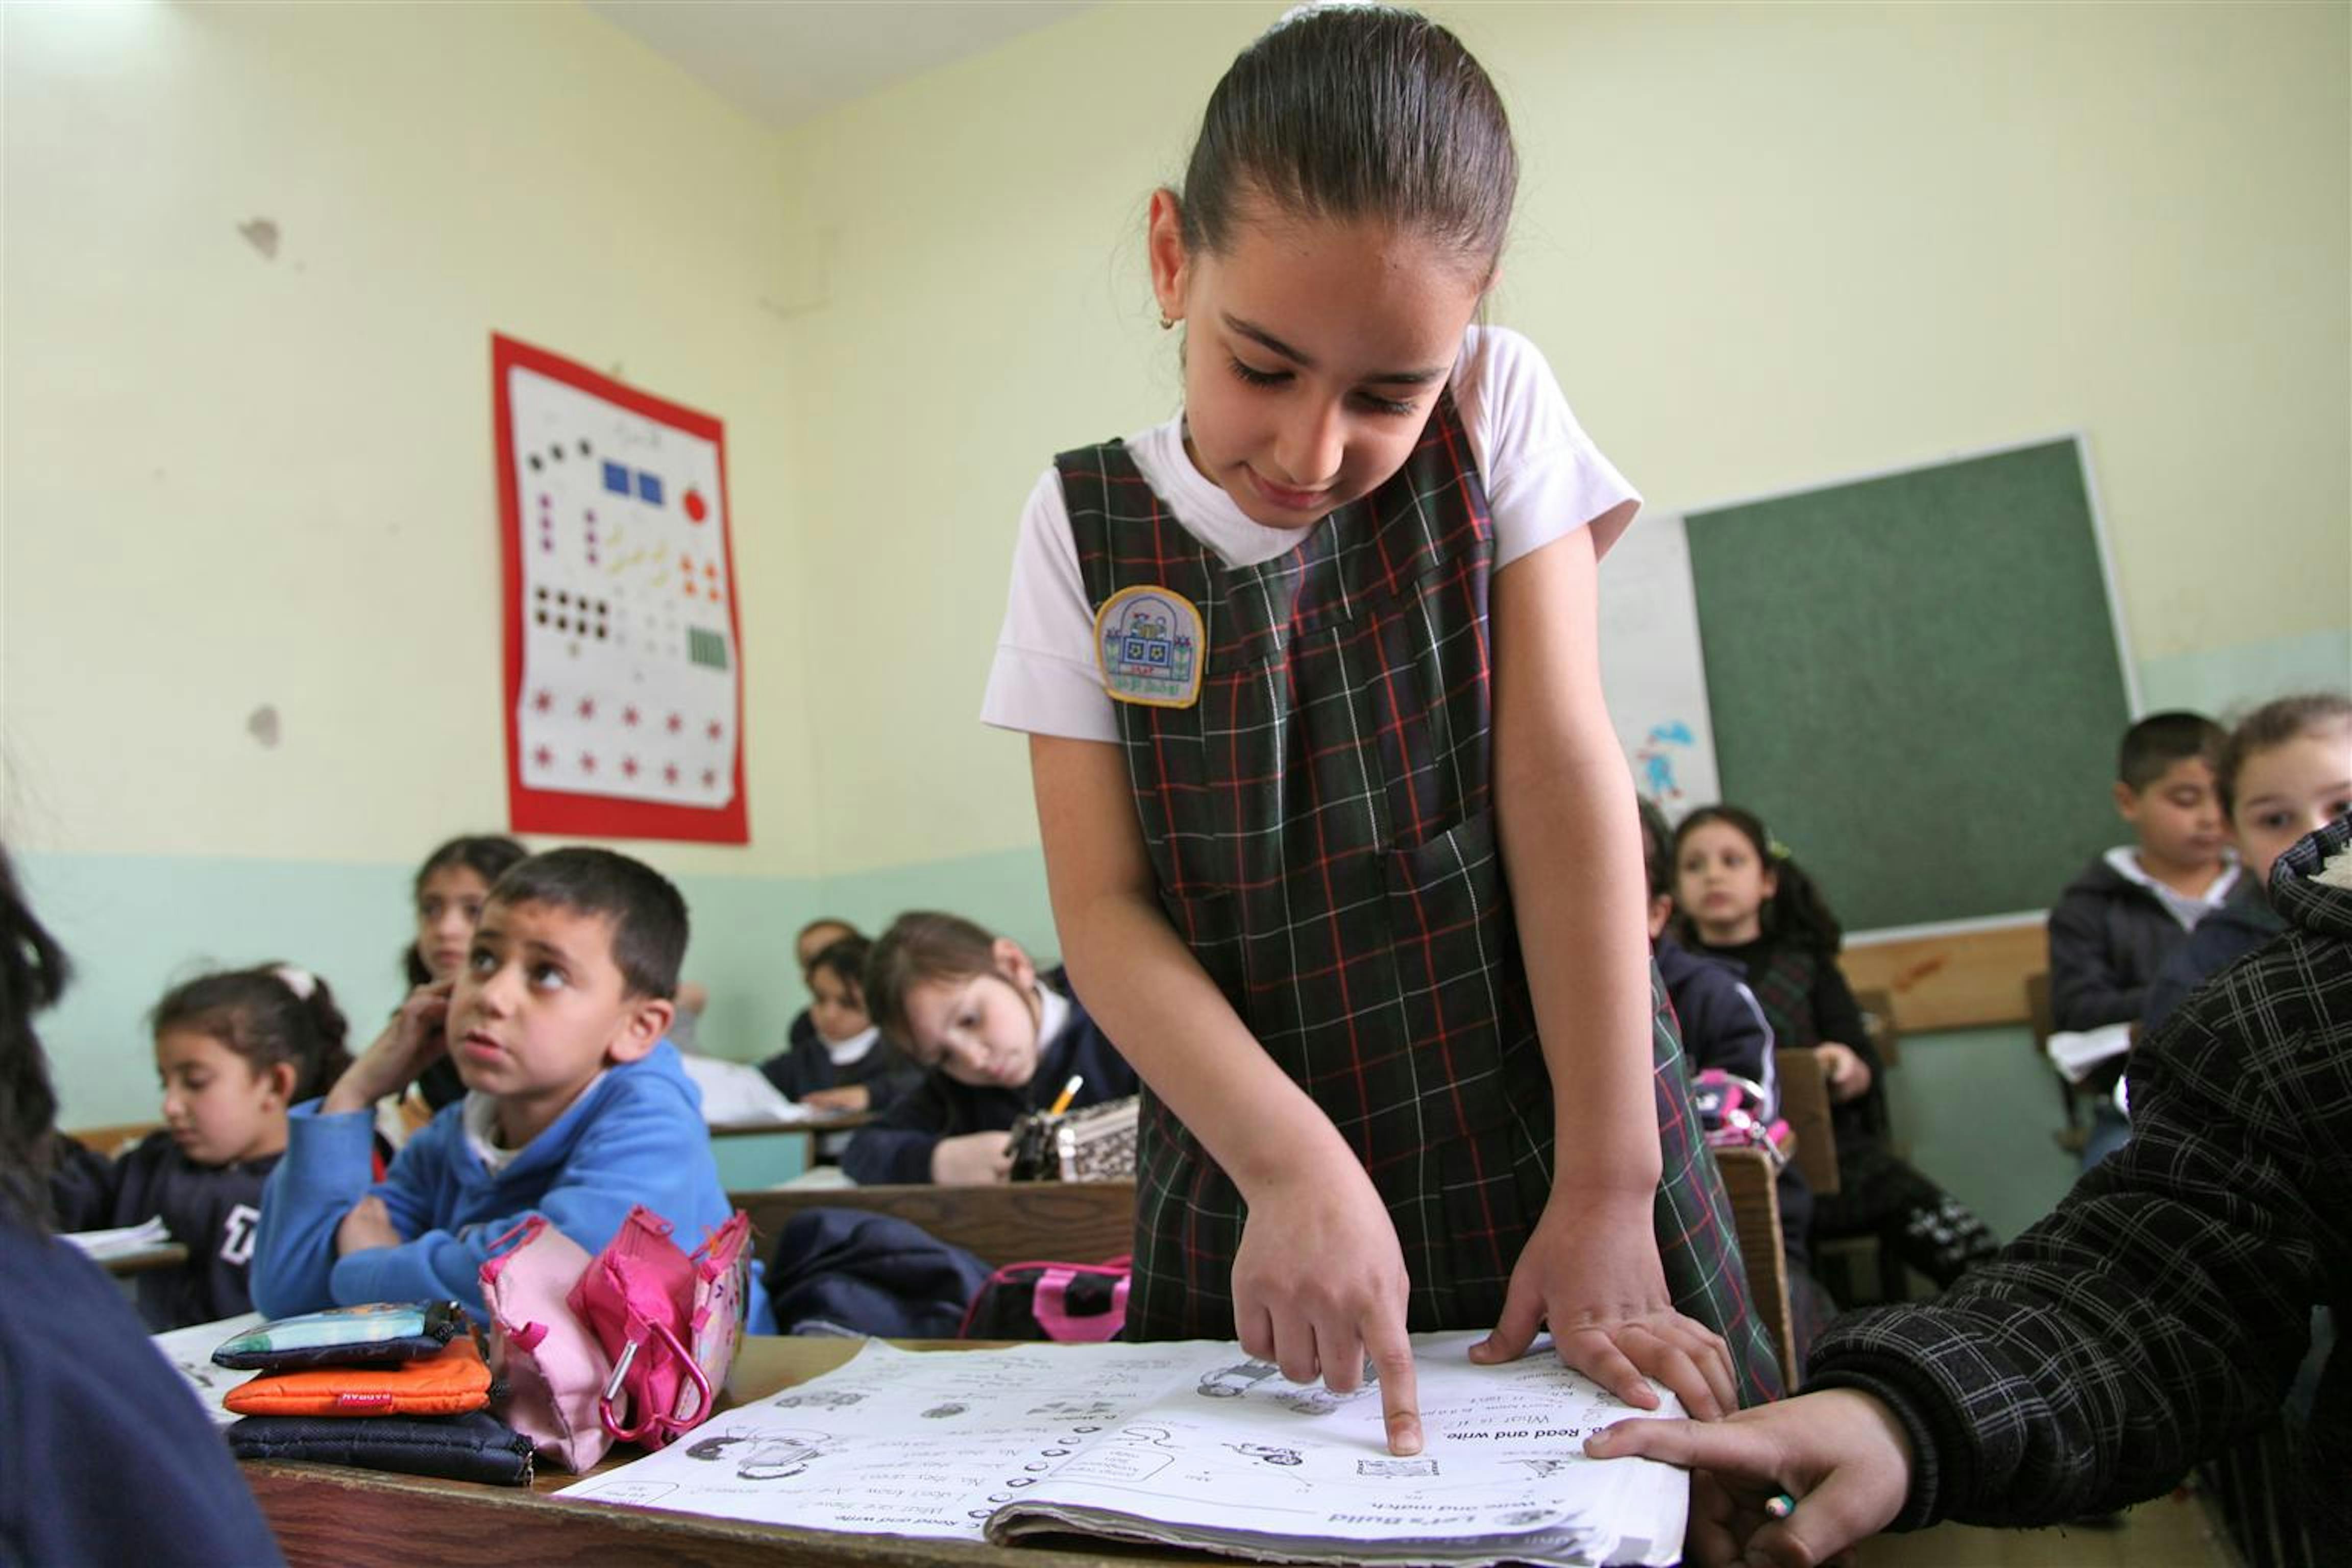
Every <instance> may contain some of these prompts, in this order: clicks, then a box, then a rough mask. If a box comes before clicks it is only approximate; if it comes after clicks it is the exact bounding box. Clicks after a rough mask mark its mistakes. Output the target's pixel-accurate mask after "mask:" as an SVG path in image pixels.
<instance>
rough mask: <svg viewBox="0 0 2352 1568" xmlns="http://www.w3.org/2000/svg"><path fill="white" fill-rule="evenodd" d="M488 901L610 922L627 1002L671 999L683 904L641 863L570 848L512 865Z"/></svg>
mask: <svg viewBox="0 0 2352 1568" xmlns="http://www.w3.org/2000/svg"><path fill="white" fill-rule="evenodd" d="M490 902H491V903H494V904H503V905H506V906H507V907H508V908H509V909H511V908H512V907H514V906H515V905H517V904H545V905H547V906H548V907H550V908H551V909H558V910H570V911H571V912H572V913H573V914H575V915H603V916H604V917H605V918H606V919H607V920H609V921H612V922H613V963H614V965H616V966H617V967H618V968H619V969H620V971H621V982H622V984H623V986H624V987H625V990H626V991H627V993H628V994H630V995H632V996H656V997H660V998H661V999H663V1000H664V1001H667V1000H668V999H670V998H672V997H674V996H676V995H677V970H678V965H679V964H681V963H685V962H686V938H687V922H686V900H685V899H684V898H683V897H681V896H680V895H679V893H678V890H677V888H675V887H673V886H672V885H671V883H670V879H668V878H667V877H665V876H663V875H662V874H661V873H660V872H659V871H656V870H655V869H654V868H652V867H651V866H648V865H646V863H645V862H644V861H642V860H633V859H631V858H629V857H628V856H626V855H622V854H617V853H615V852H614V851H613V850H610V849H592V848H589V847H585V846H581V845H574V846H572V847H567V848H563V849H550V850H547V851H545V852H544V853H542V854H539V855H533V856H531V857H530V858H529V859H527V860H522V861H519V862H517V863H516V865H515V866H514V867H513V868H511V869H509V871H508V872H507V874H506V875H505V876H503V877H500V878H499V879H498V881H497V883H496V884H495V885H494V886H492V888H491V889H490Z"/></svg>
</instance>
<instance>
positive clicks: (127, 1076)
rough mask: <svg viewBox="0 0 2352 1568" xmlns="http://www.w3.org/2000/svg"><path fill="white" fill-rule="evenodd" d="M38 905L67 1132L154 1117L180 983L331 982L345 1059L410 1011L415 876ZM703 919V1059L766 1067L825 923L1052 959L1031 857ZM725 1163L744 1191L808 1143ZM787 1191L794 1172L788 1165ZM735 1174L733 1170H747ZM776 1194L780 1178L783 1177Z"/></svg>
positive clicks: (783, 888)
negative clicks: (62, 971) (57, 994)
mask: <svg viewBox="0 0 2352 1568" xmlns="http://www.w3.org/2000/svg"><path fill="white" fill-rule="evenodd" d="M19 869H20V872H21V874H22V875H23V877H24V879H25V883H26V889H27V892H28V893H29V895H30V897H31V899H32V901H33V907H34V909H35V910H37V911H38V912H39V914H40V916H41V919H42V920H43V921H44V922H46V923H47V925H48V927H49V929H50V930H51V931H54V932H55V933H56V934H57V937H58V941H59V942H63V943H64V944H65V947H66V951H67V952H68V953H69V954H70V955H71V956H72V958H73V961H74V965H75V972H76V979H75V982H74V984H73V986H72V988H71V989H70V990H69V991H68V993H67V994H66V999H65V1001H64V1002H63V1003H62V1004H60V1005H59V1006H58V1009H57V1011H56V1012H55V1013H53V1014H51V1015H50V1016H48V1017H47V1018H46V1019H44V1020H43V1021H42V1025H41V1037H42V1038H43V1040H44V1041H45V1042H47V1047H48V1051H49V1057H50V1060H51V1065H52V1068H53V1070H54V1072H55V1075H56V1078H57V1083H58V1098H59V1100H60V1101H61V1105H62V1109H61V1112H60V1121H61V1122H62V1123H63V1124H64V1125H66V1126H68V1127H88V1126H106V1125H110V1124H112V1123H115V1122H121V1121H148V1120H151V1119H152V1118H153V1117H154V1116H155V1115H156V1114H157V1111H156V1090H155V1073H154V1066H153V1059H152V1056H151V1055H150V1052H149V1037H148V1033H147V1028H146V1024H145V1016H146V1013H147V1010H148V1009H149V1008H150V1007H152V1006H153V1005H154V1003H155V1000H156V998H157V997H159V996H161V995H162V994H163V992H164V991H165V990H166V989H167V988H168V987H170V986H171V985H173V984H176V983H177V982H179V981H181V980H183V979H185V978H187V977H188V976H190V975H192V974H195V973H201V972H202V971H204V970H206V969H210V968H215V967H223V966H230V965H238V964H247V963H261V962H264V961H266V960H270V959H283V960H288V961H290V962H293V963H299V964H301V965H302V966H303V967H305V968H308V969H311V970H314V971H316V972H317V973H320V974H322V975H324V976H326V978H327V981H328V983H329V984H331V985H332V986H333V987H334V991H335V995H336V998H337V1000H338V1001H339V1002H340V1003H341V1005H342V1008H343V1012H344V1014H345V1015H346V1016H348V1017H349V1018H350V1019H351V1020H352V1048H353V1049H354V1050H357V1049H359V1048H360V1047H362V1046H364V1045H365V1044H366V1042H367V1041H368V1040H369V1039H370V1038H372V1037H373V1034H374V1031H375V1029H376V1027H377V1026H380V1024H381V1022H382V1020H383V1018H384V1017H385V1016H386V1015H388V1014H389V1013H390V1012H391V1011H392V1009H393V1007H394V1005H396V1004H397V1003H398V1002H399V1000H400V997H401V994H402V993H403V990H404V984H403V981H402V978H401V974H400V969H399V952H400V945H401V942H402V940H403V938H404V935H405V934H406V931H405V927H406V919H405V911H406V910H407V908H408V899H409V878H410V877H411V876H412V875H413V874H414V869H415V868H413V867H409V866H367V865H348V864H326V865H322V864H319V863H316V862H304V861H271V860H247V859H235V858H202V859H199V858H154V857H143V856H97V855H41V854H32V855H26V856H25V857H24V858H23V859H22V861H21V863H20V867H19ZM677 882H678V888H679V890H680V891H682V892H683V893H684V894H685V895H686V900H687V904H688V908H689V909H690V910H692V911H693V922H694V940H693V944H692V946H691V947H690V948H689V949H688V953H687V963H686V974H687V977H688V979H691V980H695V981H698V982H700V983H701V984H703V985H705V986H707V987H709V991H710V1005H709V1010H708V1011H707V1013H706V1014H705V1016H704V1019H703V1024H702V1027H701V1030H700V1034H699V1043H700V1045H701V1046H702V1047H703V1048H704V1049H707V1050H709V1051H710V1052H712V1053H713V1054H714V1055H719V1056H726V1057H732V1058H737V1059H739V1060H746V1061H750V1060H757V1059H758V1058H761V1057H765V1056H767V1055H769V1054H770V1053H772V1052H773V1051H774V1050H776V1049H778V1048H779V1047H781V1045H782V1041H783V1038H784V1032H785V1029H786V1027H787V1026H788V1025H789V1024H790V1023H791V1021H792V1017H793V1014H794V1013H796V1012H798V1011H799V1010H800V1008H801V1007H802V1005H803V1003H804V1002H805V998H804V997H803V994H802V992H801V981H800V976H799V974H798V973H796V972H795V970H794V968H793V960H792V956H791V953H792V940H793V933H794V932H795V931H798V930H799V929H800V928H801V926H802V925H803V924H804V923H805V922H807V921H810V920H812V919H814V918H815V917H816V916H817V915H819V914H834V915H840V916H844V917H845V918H847V919H849V920H852V921H856V922H857V923H858V924H859V925H861V926H863V927H864V928H865V929H866V930H867V931H878V930H879V929H881V927H882V925H883V924H884V923H886V922H887V921H888V920H889V918H890V917H891V916H892V915H894V914H896V913H897V912H898V910H903V909H908V908H913V907H917V906H925V907H931V908H938V909H948V910H959V911H961V912H963V913H967V914H969V915H971V917H972V918H973V919H975V920H978V921H982V922H983V923H985V924H987V925H990V926H992V928H994V929H996V930H998V931H1002V932H1003V933H1004V934H1006V935H1008V936H1011V937H1013V938H1014V939H1015V940H1017V941H1019V942H1021V943H1022V944H1023V945H1024V946H1025V947H1028V948H1030V949H1031V950H1032V951H1033V952H1036V953H1038V954H1040V955H1046V954H1051V953H1052V952H1054V951H1055V943H1054V940H1053V918H1052V914H1051V911H1050V910H1048V908H1047V906H1046V902H1045V872H1044V868H1043V867H1042V866H1041V865H1040V863H1039V861H1038V858H1037V855H1036V853H1035V851H1034V850H1029V851H1013V852H1008V853H1004V854H1000V855H987V856H975V857H970V858H963V859H958V860H950V861H942V862H938V863H935V864H932V865H928V866H915V867H901V868H893V869H888V870H881V871H874V872H869V873H866V874H865V875H862V876H858V877H855V878H849V879H841V880H837V881H835V882H832V883H822V882H819V881H818V880H816V879H813V878H767V877H742V878H738V877H681V878H679V879H677ZM740 1142H742V1143H743V1144H745V1145H746V1147H745V1148H744V1149H743V1150H741V1151H740V1152H739V1151H736V1150H733V1149H731V1148H730V1149H729V1150H727V1151H726V1152H727V1153H728V1155H729V1160H728V1169H729V1174H730V1180H732V1179H734V1177H735V1176H737V1175H740V1176H742V1177H743V1178H744V1180H745V1183H746V1184H757V1183H756V1182H753V1181H752V1180H751V1177H752V1176H753V1175H754V1174H755V1173H759V1172H761V1171H764V1170H765V1169H767V1168H768V1167H769V1166H771V1165H772V1163H773V1162H774V1161H775V1159H776V1158H777V1157H778V1156H779V1151H780V1150H782V1149H785V1148H787V1147H796V1145H797V1142H798V1140H796V1139H793V1140H788V1139H777V1140H767V1139H746V1140H741V1141H740ZM739 1166H740V1169H738V1167H739ZM798 1168H799V1162H798V1159H797V1156H796V1155H794V1156H793V1158H792V1159H791V1161H790V1169H787V1170H785V1171H784V1172H783V1174H786V1175H789V1174H791V1173H792V1171H793V1170H797V1169H798ZM777 1179H780V1178H777Z"/></svg>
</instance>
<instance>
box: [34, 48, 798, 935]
mask: <svg viewBox="0 0 2352 1568" xmlns="http://www.w3.org/2000/svg"><path fill="white" fill-rule="evenodd" d="M5 13H6V14H5V26H6V30H7V52H6V89H7V125H8V132H9V136H8V143H7V204H8V205H7V209H6V279H7V284H8V288H9V294H8V311H7V360H6V406H7V414H8V426H7V442H8V446H7V458H8V462H7V473H6V487H7V493H6V500H7V514H8V521H7V531H6V534H5V546H6V550H7V553H8V557H9V559H8V572H7V575H6V579H5V583H6V587H5V594H6V598H5V612H6V615H5V619H6V627H5V644H6V650H5V658H6V664H5V679H6V687H5V734H4V735H0V749H5V755H6V757H7V759H8V763H9V764H10V765H9V768H8V775H7V796H8V798H7V799H6V801H5V816H0V824H5V833H6V835H7V837H8V838H9V840H10V841H11V842H12V843H13V844H14V845H15V846H16V847H18V848H19V849H20V850H31V851H35V852H52V853H62V854H68V855H70V854H107V855H119V856H132V857H143V856H185V855H197V856H207V857H231V858H265V859H286V860H303V861H338V862H357V863H368V862H377V863H388V864H397V865H406V864H409V863H411V862H413V861H414V859H415V858H416V857H417V856H418V855H419V854H421V853H422V852H423V851H424V850H425V848H426V847H429V846H430V845H432V844H433V843H435V842H437V841H438V840H439V839H440V838H442V837H446V835H447V834H449V833H451V832H453V831H456V830H458V829H461V828H466V827H481V826H498V825H500V824H502V823H503V822H504V820H505V810H506V795H505V785H504V772H503V756H502V751H503V738H502V732H501V729H500V721H499V711H500V702H501V696H500V685H499V683H500V676H499V636H500V633H499V603H500V601H499V556H498V547H497V542H498V533H497V515H498V514H497V510H496V504H495V492H494V489H493V472H494V470H493V468H492V461H493V459H492V439H491V431H490V401H489V391H490V376H489V361H488V355H489V334H490V332H491V331H493V330H499V331H507V332H509V333H511V334H513V335H516V336H520V337H521V338H524V339H526V340H528V341H530V342H535V343H538V344H540V345H541V346H544V347H547V348H550V349H552V350H555V351H557V352H559V353H566V354H570V355H572V356H575V357H578V358H581V359H583V360H586V361H587V362H588V363H592V364H593V365H594V366H595V367H596V368H598V369H600V370H611V369H612V368H613V367H614V366H619V367H621V374H623V375H624V376H625V379H626V380H628V381H630V382H631V383H633V384H637V385H639V386H642V387H644V388H646V389H647V390H649V391H652V392H655V393H657V394H660V395H666V396H668V397H671V398H674V399H676V400H677V401H679V402H683V403H686V404H688V405H693V406H696V407H699V408H702V409H704V410H707V411H709V412H711V413H714V414H717V415H719V416H721V417H722V418H724V419H725V420H726V421H727V422H728V427H729V437H730V442H729V453H728V456H729V478H730V489H731V492H732V500H733V502H734V507H735V529H736V531H735V560H736V563H737V567H738V569H739V571H740V574H741V576H742V580H743V591H742V595H741V596H742V599H743V601H744V602H745V603H746V604H748V605H754V606H758V607H759V608H761V609H763V610H766V611H768V612H770V618H767V619H764V620H761V619H757V618H755V619H754V620H753V622H752V623H751V624H750V625H747V626H745V627H744V643H745V656H746V674H747V679H748V693H749V709H750V722H749V733H750V737H751V750H750V752H749V757H748V766H749V772H750V776H751V820H752V826H753V831H754V834H755V835H756V836H757V841H756V843H755V846H754V847H753V848H752V849H751V851H749V852H748V853H746V852H743V851H740V850H711V849H691V848H686V847H675V846H668V847H663V848H662V849H661V850H660V852H659V859H660V861H661V863H662V864H663V865H664V866H665V867H666V868H668V869H670V870H672V871H674V872H679V873H685V874H693V873H699V872H727V873H740V872H746V871H754V872H767V873H774V874H795V873H801V872H804V871H806V870H808V869H811V862H810V859H809V857H808V854H807V851H806V848H805V844H806V840H805V839H804V838H803V837H802V836H801V835H799V834H796V833H794V832H792V831H791V830H790V829H791V828H792V826H793V824H794V823H796V822H798V821H799V820H801V819H802V818H803V817H804V816H806V815H807V812H808V809H809V802H810V801H811V799H812V798H813V788H812V783H811V779H812V771H811V764H810V763H809V761H808V755H807V747H806V745H805V740H806V734H807V716H806V712H805V710H804V707H803V687H802V673H803V660H802V654H801V649H800V647H799V628H798V624H797V622H798V616H797V615H796V613H795V610H796V605H797V600H798V596H799V593H800V576H801V570H800V559H801V555H802V550H801V546H800V544H799V542H798V537H797V531H796V523H795V519H794V517H793V509H792V499H791V498H792V491H793V483H794V480H793V472H792V458H791V457H790V444H789V441H788V438H787V432H788V428H789V423H790V422H789V419H788V418H787V416H786V412H785V409H786V395H787V392H788V389H789V388H790V386H791V384H792V374H791V371H790V369H789V368H788V366H787V364H786V363H785V359H784V346H785V331H784V324H783V322H782V320H781V318H780V317H779V316H778V315H777V314H776V313H775V311H774V310H773V309H772V308H770V307H768V306H763V305H762V302H761V301H762V300H763V299H768V298H771V297H772V296H774V295H776V294H777V293H779V292H781V291H783V290H784V289H786V288H787V287H788V285H789V278H788V274H789V272H790V270H791V266H792V254H793V252H792V247H790V246H789V245H788V244H787V242H786V230H785V226H784V216H783V211H782V204H781V203H780V202H779V201H778V199H777V195H776V193H777V190H778V187H779V184H780V180H781V172H782V147H781V144H780V142H779V140H778V138H777V136H776V135H775V133H774V132H772V131H771V130H769V129H768V128H766V127H764V126H762V125H760V124H759V123H757V122H755V121H752V120H751V119H750V118H748V117H746V116H744V115H742V114H740V113H739V112H738V111H736V110H732V109H730V108H729V107H728V106H727V105H725V104H724V103H722V102H721V101H720V100H718V99H717V98H716V97H715V96H713V95H712V94H710V93H709V92H708V91H707V90H705V89H702V88H700V87H698V85H696V84H695V83H694V82H693V81H692V80H691V79H688V77H686V76H685V75H684V74H683V73H682V72H681V71H679V70H678V69H677V68H676V67H674V66H672V65H671V64H669V63H668V62H667V61H666V60H663V59H661V58H658V57H656V56H655V55H653V54H651V53H650V52H648V51H646V49H644V48H643V47H641V46H639V45H638V44H636V43H635V41H634V40H633V39H631V38H629V37H626V36H625V35H624V34H622V33H620V32H618V31H617V30H615V29H614V28H613V27H611V26H607V25H606V24H605V23H604V22H602V21H600V20H598V19H596V18H595V17H593V16H590V15H589V14H587V13H585V12H583V11H581V10H579V9H577V8H575V7H572V6H569V5H162V4H143V3H141V4H124V5H70V6H68V5H47V6H35V5H11V6H8V7H6V8H5ZM257 217H267V218H268V219H269V220H271V221H273V222H274V223H275V224H276V225H277V227H278V234H279V244H278V253H277V257H276V259H274V260H270V259H266V258H264V257H263V256H261V255H260V254H258V253H257V251H256V249H255V248H254V247H252V246H251V245H249V244H248V243H247V240H246V239H244V238H242V237H240V236H239V234H238V232H237V229H238V226H239V225H241V224H244V223H247V221H248V220H251V219H254V218H257ZM264 703H268V704H272V705H274V706H275V707H276V708H277V710H278V712H279V714H280V716H281V720H282V725H283V739H282V740H281V741H280V742H279V743H278V746H277V747H276V748H274V749H268V748H265V747H263V746H262V745H260V744H258V743H257V742H256V741H255V740H254V739H253V738H251V737H250V736H249V735H248V734H247V732H246V721H247V715H248V714H249V713H250V712H251V711H252V710H254V709H255V708H257V706H259V705H261V704H264ZM374 912H375V913H376V914H377V915H378V916H380V917H382V918H383V919H384V920H385V921H386V923H387V926H388V930H387V937H389V936H390V935H391V933H392V931H396V930H397V919H398V910H397V905H396V904H394V903H389V902H388V903H387V905H386V907H385V908H384V909H383V910H379V911H374ZM223 945H224V946H225V947H226V948H228V949H229V950H230V951H235V949H236V945H237V944H236V942H234V941H231V942H225V943H224V944H223Z"/></svg>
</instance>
